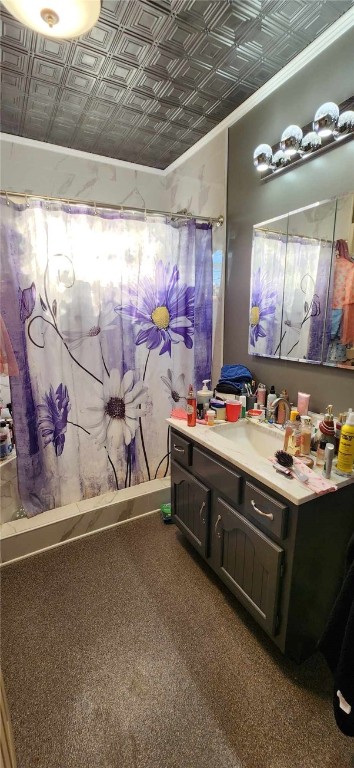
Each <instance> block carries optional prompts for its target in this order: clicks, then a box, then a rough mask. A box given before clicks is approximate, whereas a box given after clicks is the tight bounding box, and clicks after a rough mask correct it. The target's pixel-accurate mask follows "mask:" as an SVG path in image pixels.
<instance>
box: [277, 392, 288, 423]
mask: <svg viewBox="0 0 354 768" xmlns="http://www.w3.org/2000/svg"><path fill="white" fill-rule="evenodd" d="M280 396H281V397H284V398H285V400H289V395H288V393H287V391H286V389H282V391H281V393H280ZM284 422H285V405H284V403H279V405H278V415H277V424H284Z"/></svg>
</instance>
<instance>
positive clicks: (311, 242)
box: [248, 194, 354, 369]
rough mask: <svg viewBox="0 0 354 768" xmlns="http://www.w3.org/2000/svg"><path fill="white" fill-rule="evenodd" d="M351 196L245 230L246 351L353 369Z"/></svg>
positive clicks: (353, 198) (353, 197) (353, 234)
mask: <svg viewBox="0 0 354 768" xmlns="http://www.w3.org/2000/svg"><path fill="white" fill-rule="evenodd" d="M353 202H354V195H353V194H350V195H346V196H345V197H342V198H338V199H337V200H336V199H335V200H326V201H324V202H322V203H316V204H314V205H312V206H308V207H307V208H303V209H301V210H299V211H294V212H292V213H289V214H288V215H287V216H282V217H280V218H278V219H273V220H271V221H269V222H264V223H262V224H260V225H256V226H255V227H254V228H253V246H252V268H251V298H250V322H249V345H248V351H249V354H251V355H258V356H259V355H260V356H266V357H280V358H282V359H286V360H296V361H298V362H303V363H312V364H317V365H318V364H320V363H321V362H323V363H325V364H326V365H332V366H338V365H340V366H341V367H346V368H348V367H352V366H353V369H354V349H353V346H354V338H353V337H354V247H353V246H354V242H353V239H354V222H353Z"/></svg>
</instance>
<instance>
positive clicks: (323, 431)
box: [316, 405, 336, 445]
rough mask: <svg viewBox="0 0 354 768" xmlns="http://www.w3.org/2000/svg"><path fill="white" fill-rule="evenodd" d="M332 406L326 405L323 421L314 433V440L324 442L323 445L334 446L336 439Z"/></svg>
mask: <svg viewBox="0 0 354 768" xmlns="http://www.w3.org/2000/svg"><path fill="white" fill-rule="evenodd" d="M332 409H333V405H328V406H327V408H326V413H325V415H324V418H323V420H322V421H321V422H320V424H319V425H318V430H317V432H316V440H317V441H319V440H324V441H325V443H332V445H335V444H336V438H335V435H334V423H333V413H332Z"/></svg>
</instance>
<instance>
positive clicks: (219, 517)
mask: <svg viewBox="0 0 354 768" xmlns="http://www.w3.org/2000/svg"><path fill="white" fill-rule="evenodd" d="M220 520H221V515H218V517H217V521H216V523H215V528H214V530H215V533H216V535H217V537H218V539H220V536H221V534H220V533H219V532H218V530H217V527H218V525H219V523H220Z"/></svg>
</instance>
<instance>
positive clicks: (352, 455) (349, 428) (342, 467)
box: [335, 411, 354, 477]
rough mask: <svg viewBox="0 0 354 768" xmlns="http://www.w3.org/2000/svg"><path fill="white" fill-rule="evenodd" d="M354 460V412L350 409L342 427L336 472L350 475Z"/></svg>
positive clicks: (344, 475) (346, 475) (345, 475)
mask: <svg viewBox="0 0 354 768" xmlns="http://www.w3.org/2000/svg"><path fill="white" fill-rule="evenodd" d="M353 462H354V413H353V411H349V412H348V415H347V420H346V422H345V424H343V426H342V429H341V436H340V441H339V449H338V458H337V466H336V469H335V471H336V473H337V475H342V476H343V477H350V476H351V474H352V469H353Z"/></svg>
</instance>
